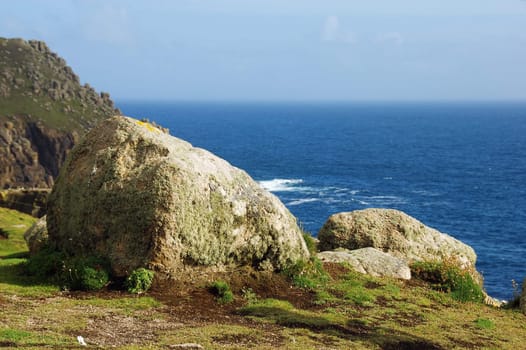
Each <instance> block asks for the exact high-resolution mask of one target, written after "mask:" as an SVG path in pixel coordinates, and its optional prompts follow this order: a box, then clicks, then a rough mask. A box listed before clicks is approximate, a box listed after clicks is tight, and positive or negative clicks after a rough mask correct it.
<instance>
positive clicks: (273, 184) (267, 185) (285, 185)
mask: <svg viewBox="0 0 526 350" xmlns="http://www.w3.org/2000/svg"><path fill="white" fill-rule="evenodd" d="M302 182H303V180H302V179H273V180H265V181H259V185H260V186H261V187H263V188H264V189H265V190H267V191H269V192H287V191H298V190H301V187H298V186H295V185H298V184H301V183H302Z"/></svg>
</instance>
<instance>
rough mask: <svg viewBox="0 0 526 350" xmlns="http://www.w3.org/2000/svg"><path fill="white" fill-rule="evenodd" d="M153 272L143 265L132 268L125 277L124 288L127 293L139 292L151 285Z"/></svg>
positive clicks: (144, 290)
mask: <svg viewBox="0 0 526 350" xmlns="http://www.w3.org/2000/svg"><path fill="white" fill-rule="evenodd" d="M153 277H154V272H153V271H151V270H148V269H145V268H143V267H141V268H139V269H137V270H134V271H133V272H132V273H131V274H130V275H129V276H128V278H127V279H126V289H127V290H128V292H129V293H134V294H140V293H144V292H146V291H147V290H148V289H150V287H151V286H152V282H153Z"/></svg>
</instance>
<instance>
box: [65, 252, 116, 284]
mask: <svg viewBox="0 0 526 350" xmlns="http://www.w3.org/2000/svg"><path fill="white" fill-rule="evenodd" d="M61 280H62V282H63V283H64V285H65V286H66V287H67V288H69V289H72V290H87V291H95V290H100V289H102V288H104V287H105V286H106V285H107V284H108V283H109V280H110V277H109V273H108V271H107V263H106V261H105V260H104V259H102V258H99V257H76V258H72V259H69V260H67V261H66V262H65V264H64V267H63V270H62V273H61Z"/></svg>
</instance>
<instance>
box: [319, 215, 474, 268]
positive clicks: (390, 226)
mask: <svg viewBox="0 0 526 350" xmlns="http://www.w3.org/2000/svg"><path fill="white" fill-rule="evenodd" d="M318 238H319V240H320V244H319V248H320V250H331V249H335V248H338V247H343V248H347V249H351V250H353V249H359V248H365V247H373V248H377V249H380V250H382V251H384V252H387V253H389V254H391V255H393V256H397V257H399V258H402V259H404V260H406V261H408V262H413V261H418V260H420V261H425V260H432V261H442V260H444V259H449V260H452V259H454V260H457V261H458V263H459V265H460V266H461V267H464V268H474V266H475V262H476V259H477V256H476V254H475V251H474V250H473V248H471V247H470V246H468V245H467V244H464V243H462V242H461V241H459V240H457V239H455V238H453V237H451V236H449V235H447V234H445V233H441V232H439V231H437V230H435V229H433V228H430V227H428V226H426V225H424V224H423V223H421V222H420V221H418V220H416V219H415V218H413V217H411V216H409V215H407V214H405V213H403V212H401V211H398V210H393V209H365V210H356V211H353V212H346V213H338V214H335V215H332V216H331V217H330V218H329V219H328V220H327V222H326V223H325V224H324V225H323V227H322V228H321V230H320V232H319V233H318Z"/></svg>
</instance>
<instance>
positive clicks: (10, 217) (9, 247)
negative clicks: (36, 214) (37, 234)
mask: <svg viewBox="0 0 526 350" xmlns="http://www.w3.org/2000/svg"><path fill="white" fill-rule="evenodd" d="M35 221H36V219H35V218H33V217H32V216H30V215H27V214H24V213H20V212H18V211H16V210H11V209H6V208H0V228H2V230H3V231H5V232H7V233H8V235H9V238H8V239H2V238H0V258H3V259H5V258H7V257H8V256H9V255H11V256H12V255H17V254H19V255H20V254H24V253H26V252H27V251H28V249H27V245H26V241H25V240H24V232H26V230H27V229H28V228H30V227H31V225H33V223H34V222H35Z"/></svg>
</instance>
